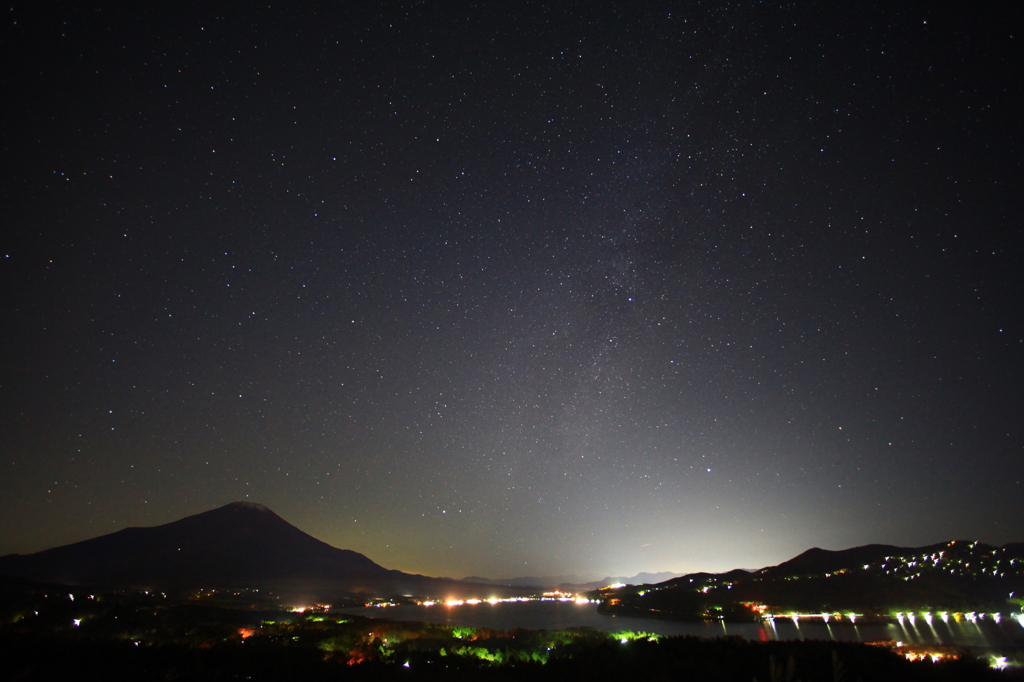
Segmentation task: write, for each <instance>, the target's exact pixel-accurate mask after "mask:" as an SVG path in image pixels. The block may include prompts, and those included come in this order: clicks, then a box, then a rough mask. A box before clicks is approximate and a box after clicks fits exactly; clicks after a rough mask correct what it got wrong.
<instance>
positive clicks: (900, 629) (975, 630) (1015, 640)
mask: <svg viewBox="0 0 1024 682" xmlns="http://www.w3.org/2000/svg"><path fill="white" fill-rule="evenodd" d="M338 612H339V613H347V614H352V615H360V616H367V617H369V618H390V619H393V620H412V621H426V622H431V623H446V624H449V625H459V626H466V627H483V628H494V629H498V630H510V629H512V628H528V629H531V630H565V629H568V628H573V627H592V628H596V629H598V630H604V631H605V632H620V631H623V630H633V631H636V632H651V633H655V634H659V635H666V636H673V635H695V636H698V637H723V636H740V637H743V638H745V639H749V640H752V641H769V640H800V639H821V640H834V641H843V642H872V641H878V640H896V641H900V642H905V643H908V644H943V645H951V646H974V647H985V648H991V647H998V646H1005V645H1017V646H1020V645H1024V625H1022V624H1021V622H1019V621H1018V620H1015V619H1003V620H1002V622H1000V623H996V622H994V621H993V620H991V619H990V618H987V619H983V620H979V621H978V622H968V621H961V622H959V623H957V622H956V621H954V620H953V619H952V618H950V619H949V622H943V621H942V620H941V619H940V618H938V617H937V616H936V617H935V618H933V619H932V622H931V623H928V622H926V621H925V620H924V619H923V618H920V617H919V618H917V619H916V620H915V621H914V622H913V623H912V622H910V621H909V620H904V621H903V622H902V623H899V622H894V623H891V624H885V623H865V624H856V623H850V622H849V621H846V620H844V621H842V622H837V621H832V622H830V623H824V622H822V621H821V620H819V619H813V620H808V619H801V620H800V621H799V622H796V623H795V622H793V621H792V620H791V619H789V618H785V619H781V618H778V619H776V620H775V621H774V622H765V623H725V622H704V621H676V620H661V619H658V618H637V617H634V616H609V615H605V614H601V613H598V612H597V607H596V605H594V604H576V603H574V602H557V601H543V602H542V601H529V602H504V603H499V604H488V603H486V602H484V603H481V604H464V605H461V606H444V605H440V604H437V605H434V606H389V607H386V608H377V607H370V608H352V609H338Z"/></svg>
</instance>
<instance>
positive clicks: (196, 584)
mask: <svg viewBox="0 0 1024 682" xmlns="http://www.w3.org/2000/svg"><path fill="white" fill-rule="evenodd" d="M0 573H3V574H7V575H11V576H18V577H24V578H29V579H31V580H35V581H40V582H52V583H60V584H66V585H95V586H100V587H130V588H138V589H152V590H190V589H201V588H217V589H231V588H248V589H253V588H256V589H265V590H271V591H273V592H275V593H277V594H282V595H289V596H296V595H302V596H306V597H309V598H332V597H335V596H337V595H339V594H347V593H356V594H359V593H363V594H375V595H382V596H390V595H394V594H415V595H431V596H438V597H449V596H453V597H461V596H466V595H470V596H479V595H480V593H481V592H483V591H486V592H487V594H494V593H498V596H506V595H510V594H521V593H522V592H523V591H522V590H517V589H515V588H510V587H506V588H501V587H498V586H488V587H487V589H486V590H483V588H482V586H480V585H473V584H470V583H465V582H462V581H456V580H446V579H439V578H430V577H427V576H422V575H414V574H409V573H403V572H401V571H395V570H389V569H386V568H384V567H383V566H380V565H379V564H376V563H374V562H373V561H371V560H370V559H369V558H367V557H366V556H364V555H362V554H360V553H358V552H353V551H351V550H347V549H338V548H337V547H332V546H331V545H328V544H327V543H325V542H322V541H320V540H317V539H316V538H314V537H312V536H311V535H308V534H306V533H304V532H302V531H301V530H299V529H298V528H296V527H295V526H293V525H291V524H290V523H288V522H287V521H285V520H284V519H282V518H281V517H280V516H278V515H277V514H275V513H274V512H272V511H271V510H270V509H268V508H267V507H264V506H263V505H260V504H253V503H250V502H233V503H231V504H228V505H226V506H224V507H220V508H219V509H214V510H211V511H208V512H204V513H202V514H196V515H194V516H189V517H186V518H184V519H181V520H179V521H174V522H172V523H168V524H164V525H162V526H154V527H151V528H125V529H124V530H120V531H117V532H115V533H111V534H109V535H103V536H101V537H97V538H93V539H91V540H85V541H83V542H77V543H74V544H71V545H65V546H63V547H56V548H53V549H48V550H45V551H42V552H37V553H35V554H28V555H19V554H11V555H8V556H4V557H0Z"/></svg>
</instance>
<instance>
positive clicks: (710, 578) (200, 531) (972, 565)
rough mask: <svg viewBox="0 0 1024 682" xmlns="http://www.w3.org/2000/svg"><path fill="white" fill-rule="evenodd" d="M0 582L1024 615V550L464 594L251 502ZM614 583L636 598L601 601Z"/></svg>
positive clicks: (724, 611) (453, 583)
mask: <svg viewBox="0 0 1024 682" xmlns="http://www.w3.org/2000/svg"><path fill="white" fill-rule="evenodd" d="M0 574H4V575H7V576H14V577H18V578H26V579H29V580H33V581H37V582H45V583H59V584H64V585H82V586H85V585H88V586H96V587H108V588H111V587H113V588H134V589H149V590H162V591H190V590H198V589H226V590H231V589H248V590H252V589H258V590H261V591H269V592H272V593H274V594H275V595H278V596H280V597H282V598H288V599H289V600H301V601H302V602H304V603H308V601H309V600H317V601H333V600H334V599H335V598H337V597H343V596H345V595H353V594H356V595H373V596H381V597H392V596H395V595H416V596H419V597H432V598H449V597H457V598H469V597H480V598H487V597H491V596H515V595H524V594H529V593H530V592H536V591H538V590H539V589H551V588H552V587H560V588H561V589H564V590H566V591H572V592H582V591H588V590H591V591H593V593H595V594H599V595H600V596H601V598H602V599H603V604H602V606H601V608H602V610H606V611H610V612H620V613H635V614H645V615H660V616H665V617H679V618H706V617H729V618H743V617H750V616H751V615H752V613H753V612H752V610H751V609H752V607H751V606H750V604H760V605H762V606H763V607H765V608H769V609H774V610H775V612H777V613H781V612H784V611H785V610H787V609H788V610H796V611H805V612H821V611H823V610H825V611H828V612H833V611H836V610H844V611H846V610H852V611H855V612H871V613H882V612H885V611H887V610H890V609H895V608H903V609H904V610H910V609H914V608H918V607H919V606H926V607H929V608H932V609H936V610H937V609H947V610H950V611H956V610H980V609H983V608H985V609H1004V608H1005V607H1007V603H1008V597H1009V595H1011V593H1013V594H1015V595H1016V596H1015V597H1013V599H1012V600H1011V601H1012V603H1013V606H1012V609H1017V611H1019V607H1018V603H1019V605H1024V599H1022V597H1024V543H1012V544H1008V545H1005V546H1003V547H992V546H989V545H984V544H981V543H977V542H973V543H972V542H963V541H955V542H947V543H941V544H937V545H929V546H927V547H917V548H906V547H894V546H891V545H866V546H863V547H854V548H852V549H847V550H842V551H829V550H824V549H819V548H814V549H810V550H808V551H806V552H804V553H803V554H800V555H799V556H797V557H794V558H793V559H790V560H789V561H786V562H783V563H781V564H779V565H778V566H770V567H768V568H762V569H760V570H757V571H745V570H741V569H735V570H733V571H729V572H727V573H719V574H712V573H691V574H689V575H684V576H679V577H673V576H676V575H677V574H671V573H640V574H638V575H636V576H632V577H628V578H612V577H609V578H605V579H603V580H599V581H593V582H589V583H582V584H580V583H565V582H557V583H556V582H555V578H557V577H566V576H556V577H555V578H538V577H523V578H513V579H507V580H488V579H485V578H468V579H466V580H461V581H460V580H452V579H449V578H431V577H427V576H423V575H415V574H409V573H403V572H401V571H395V570H389V569H387V568H384V567H383V566H380V565H379V564H377V563H374V562H373V561H371V560H370V559H369V558H367V557H366V556H364V555H362V554H360V553H358V552H354V551H351V550H347V549H339V548H337V547H332V546H331V545H328V544H327V543H325V542H322V541H320V540H317V539H316V538H314V537H312V536H311V535H308V534H306V533H304V532H302V531H301V530H299V529H298V528H296V527H295V526H293V525H291V524H290V523H288V522H287V521H285V520H284V519H282V518H281V517H280V516H278V515H277V514H275V513H274V512H272V511H270V510H269V509H267V508H266V507H264V506H262V505H259V504H252V503H249V502H233V503H231V504H229V505H226V506H224V507H220V508H219V509H214V510H211V511H208V512H204V513H202V514H196V515H194V516H189V517H186V518H184V519H181V520H179V521H174V522H172V523H167V524H164V525H161V526H154V527H151V528H125V529H124V530H120V531H117V532H116V533H111V534H109V535H103V536H101V537H97V538H93V539H91V540H85V541H83V542H77V543H74V544H71V545H65V546H63V547H56V548H53V549H48V550H45V551H42V552H37V553H35V554H28V555H19V554H11V555H8V556H5V557H0ZM666 578H668V579H667V580H666ZM553 583H554V584H553ZM613 583H627V584H628V586H627V587H623V588H616V589H599V588H604V587H606V586H608V585H610V584H613ZM1015 612H1016V611H1015Z"/></svg>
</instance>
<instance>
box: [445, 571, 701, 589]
mask: <svg viewBox="0 0 1024 682" xmlns="http://www.w3.org/2000/svg"><path fill="white" fill-rule="evenodd" d="M681 575H683V574H682V573H672V572H671V571H661V572H660V573H637V574H636V575H634V576H630V577H626V576H619V577H611V576H609V577H606V578H601V579H600V580H591V581H589V582H586V581H584V580H582V579H581V578H580V576H575V575H555V576H547V577H537V576H525V577H522V578H498V579H494V578H481V577H479V576H475V575H474V576H469V577H467V578H463V580H464V581H466V582H471V583H482V584H484V585H505V586H508V587H535V588H538V589H558V590H564V591H566V592H585V591H588V590H596V589H598V588H601V587H606V586H608V585H617V584H620V583H621V584H623V585H643V584H646V583H660V582H664V581H666V580H671V579H672V578H677V577H679V576H681Z"/></svg>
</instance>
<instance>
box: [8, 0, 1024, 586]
mask: <svg viewBox="0 0 1024 682" xmlns="http://www.w3.org/2000/svg"><path fill="white" fill-rule="evenodd" d="M217 4H219V3H213V2H203V3H191V2H176V3H160V4H159V5H160V6H155V5H156V3H103V2H101V3H98V4H97V3H85V2H37V1H35V0H33V1H32V2H24V1H21V0H18V1H16V2H13V3H9V5H8V6H5V7H4V9H3V28H2V34H0V36H2V49H3V53H2V59H3V64H4V68H3V69H2V70H0V85H2V92H3V93H4V94H3V96H2V97H0V100H2V103H0V145H2V154H0V173H2V176H0V222H2V225H3V230H2V233H3V234H2V237H0V246H2V251H0V278H2V287H3V288H2V291H3V298H2V308H0V310H2V321H0V325H2V329H3V333H2V335H0V338H2V344H3V345H2V348H0V358H2V359H0V400H2V404H0V409H2V413H0V554H4V553H8V552H29V551H36V550H40V549H44V548H46V547H50V546H54V545H58V544H64V543H67V542H72V541H77V540H82V539H85V538H88V537H92V536H95V535H99V534H102V533H107V532H111V531H114V530H118V529H120V528H122V527H125V526H128V525H155V524H158V523H165V522H168V521H172V520H175V519H177V518H180V517H182V516H185V515H188V514H194V513H198V512H201V511H205V510H207V509H210V508H213V507H216V506H220V505H223V504H225V503H227V502H230V501H233V500H240V499H249V500H252V501H257V502H262V503H264V504H266V505H268V506H270V507H271V508H272V509H273V510H275V511H276V512H278V513H279V514H280V515H281V516H283V517H284V518H286V519H287V520H289V521H291V522H292V523H294V524H295V525H297V526H299V527H300V528H302V529H303V530H306V531H307V532H309V533H311V534H313V535H315V536H317V537H319V538H321V539H323V540H325V541H327V542H330V543H331V544H334V545H337V546H341V547H346V548H350V549H354V550H357V551H360V552H363V553H364V554H367V555H368V556H370V557H371V558H372V559H374V560H375V561H377V562H378V563H381V564H383V565H385V566H387V567H389V568H398V569H402V570H406V571H415V572H421V573H426V574H431V575H450V576H455V577H461V576H464V575H469V574H477V575H484V576H489V577H508V576H516V575H550V574H561V573H577V574H585V575H590V576H600V575H607V574H620V575H622V574H625V575H628V574H632V573H635V572H638V571H641V570H647V571H655V570H677V571H689V570H726V569H729V568H734V567H746V568H751V567H758V566H762V565H767V564H771V563H778V562H780V561H782V560H784V559H787V558H789V557H790V556H793V555H795V554H797V553H799V552H800V551H802V550H804V549H806V548H808V547H811V546H821V547H826V548H830V549H842V548H845V547H850V546H854V545H859V544H866V543H872V542H877V543H892V544H900V545H922V544H926V543H931V542H937V541H941V540H947V539H953V538H962V539H977V540H982V541H985V542H991V543H999V544H1001V543H1005V542H1008V541H1019V540H1024V486H1022V480H1024V431H1022V423H1024V419H1022V413H1024V409H1022V408H1024V402H1022V398H1024V371H1022V370H1024V362H1022V358H1024V305H1022V303H1024V297H1022V293H1024V278H1022V275H1021V270H1020V267H1021V265H1020V264H1021V257H1022V255H1024V253H1022V251H1024V249H1022V247H1021V238H1020V234H1019V233H1020V230H1021V228H1022V225H1021V222H1022V221H1021V216H1022V215H1024V174H1022V158H1024V157H1022V154H1024V124H1022V121H1024V117H1022V112H1024V106H1022V105H1024V96H1022V95H1024V33H1022V28H1024V27H1022V22H1021V16H1020V14H1019V13H1013V12H1012V10H1011V9H1009V8H1010V7H1011V6H1012V5H1013V3H991V4H986V3H980V4H978V5H972V6H971V7H970V9H967V8H966V6H961V8H960V9H958V10H955V11H952V10H948V5H952V3H948V4H947V3H932V2H920V3H914V2H907V3H892V2H854V3H834V2H806V3H804V2H801V3H792V4H790V3H785V4H779V3H771V2H731V3H725V2H700V3H697V2H680V3H667V2H644V3H633V2H621V3H612V2H588V3H579V4H573V3H568V2H551V3H537V2H516V3H496V2H482V3H477V4H474V3H462V2H403V3H397V2H390V3H389V2H334V3H326V2H325V3H318V4H319V5H320V6H318V4H302V3H299V2H276V1H272V2H269V3H268V2H264V3H260V4H257V3H223V4H222V6H220V7H216V6H215V5H217ZM939 5H941V6H942V7H940V6H939ZM997 8H1002V9H997Z"/></svg>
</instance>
